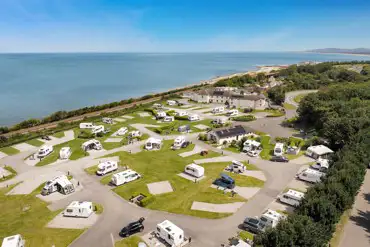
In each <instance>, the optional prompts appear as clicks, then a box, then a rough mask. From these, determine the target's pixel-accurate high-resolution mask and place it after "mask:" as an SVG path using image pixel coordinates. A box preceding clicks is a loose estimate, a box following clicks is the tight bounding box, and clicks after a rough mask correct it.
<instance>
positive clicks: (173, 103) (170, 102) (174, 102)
mask: <svg viewBox="0 0 370 247" xmlns="http://www.w3.org/2000/svg"><path fill="white" fill-rule="evenodd" d="M176 104H177V102H176V101H175V100H167V105H176Z"/></svg>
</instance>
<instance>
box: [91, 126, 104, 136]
mask: <svg viewBox="0 0 370 247" xmlns="http://www.w3.org/2000/svg"><path fill="white" fill-rule="evenodd" d="M100 132H104V125H97V126H94V127H93V128H92V129H91V133H93V134H98V133H100Z"/></svg>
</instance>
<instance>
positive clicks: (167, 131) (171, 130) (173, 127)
mask: <svg viewBox="0 0 370 247" xmlns="http://www.w3.org/2000/svg"><path fill="white" fill-rule="evenodd" d="M198 124H202V125H206V126H208V127H210V128H212V124H211V120H209V119H204V120H201V121H195V122H191V121H187V120H175V121H174V122H172V123H171V124H165V125H162V126H161V127H160V128H161V129H163V131H162V133H161V135H172V134H180V132H178V131H177V129H178V127H179V126H182V125H190V130H191V132H193V133H196V132H202V131H204V130H201V129H198V128H196V127H194V126H195V125H198ZM148 129H150V130H151V131H154V132H155V130H156V129H157V128H154V127H149V128H148Z"/></svg>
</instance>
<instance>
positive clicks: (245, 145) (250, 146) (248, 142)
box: [243, 139, 261, 153]
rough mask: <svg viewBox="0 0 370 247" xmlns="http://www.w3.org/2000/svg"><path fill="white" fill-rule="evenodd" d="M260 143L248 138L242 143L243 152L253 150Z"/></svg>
mask: <svg viewBox="0 0 370 247" xmlns="http://www.w3.org/2000/svg"><path fill="white" fill-rule="evenodd" d="M260 146H261V143H259V142H258V141H255V140H251V139H248V140H246V141H245V142H244V143H243V152H245V153H247V152H249V151H253V150H256V149H259V148H260Z"/></svg>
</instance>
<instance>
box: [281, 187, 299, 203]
mask: <svg viewBox="0 0 370 247" xmlns="http://www.w3.org/2000/svg"><path fill="white" fill-rule="evenodd" d="M303 197H304V193H303V192H299V191H296V190H291V189H290V190H288V191H287V192H285V193H284V194H282V195H281V196H279V201H281V202H283V203H286V204H288V205H290V206H293V207H298V205H299V204H300V203H301V201H302V199H303Z"/></svg>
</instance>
